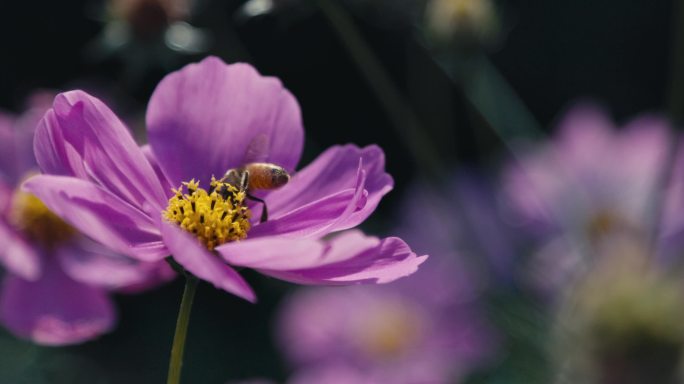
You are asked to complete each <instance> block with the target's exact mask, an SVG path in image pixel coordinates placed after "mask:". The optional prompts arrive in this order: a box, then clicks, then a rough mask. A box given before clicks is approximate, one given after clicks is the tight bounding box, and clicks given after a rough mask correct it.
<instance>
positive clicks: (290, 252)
mask: <svg viewBox="0 0 684 384" xmlns="http://www.w3.org/2000/svg"><path fill="white" fill-rule="evenodd" d="M216 250H217V251H218V252H219V253H220V254H221V256H223V258H224V259H226V261H228V262H229V263H231V264H232V265H236V266H242V267H250V268H254V269H257V270H258V271H259V272H261V273H263V274H266V275H269V276H273V277H276V278H278V279H282V280H286V281H290V282H293V283H299V284H326V285H343V284H354V283H370V284H381V283H388V282H390V281H393V280H396V279H398V278H400V277H403V276H407V275H410V274H412V273H413V272H415V271H416V270H417V268H418V265H420V264H421V263H422V262H423V261H425V259H426V258H427V256H420V257H418V256H416V254H415V253H413V252H412V251H411V249H410V248H409V247H408V245H406V243H404V242H403V241H402V240H401V239H399V238H396V237H388V238H385V239H378V238H377V237H370V236H365V235H364V234H363V233H361V232H360V231H349V232H346V233H343V234H340V235H339V236H337V237H335V238H334V239H332V240H330V241H329V242H327V243H324V242H321V241H319V240H315V239H289V238H282V237H280V238H277V237H276V238H258V239H252V240H246V241H240V242H235V243H228V244H224V245H222V246H220V247H217V248H216Z"/></svg>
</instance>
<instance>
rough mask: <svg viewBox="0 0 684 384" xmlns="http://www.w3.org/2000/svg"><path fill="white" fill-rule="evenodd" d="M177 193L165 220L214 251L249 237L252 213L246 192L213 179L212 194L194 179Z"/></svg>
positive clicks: (167, 210)
mask: <svg viewBox="0 0 684 384" xmlns="http://www.w3.org/2000/svg"><path fill="white" fill-rule="evenodd" d="M174 192H175V195H174V196H173V197H172V198H171V199H169V205H168V207H167V208H166V210H165V211H164V212H163V215H164V217H165V218H166V219H167V220H168V221H170V222H172V223H175V224H177V225H178V226H180V227H181V228H183V229H184V230H186V231H187V232H190V233H192V234H193V235H195V236H196V237H197V238H198V239H199V240H200V242H201V243H202V244H204V246H205V247H207V249H209V250H210V251H211V250H213V249H214V248H215V247H216V246H219V245H221V244H224V243H227V242H230V241H235V240H242V239H244V238H246V237H247V232H248V231H249V228H250V223H249V218H250V217H251V211H250V210H249V208H248V207H247V205H246V204H245V196H246V194H245V192H244V191H240V190H239V189H238V188H236V187H234V186H233V185H231V184H228V183H222V182H219V181H217V180H216V179H215V178H212V180H211V184H210V188H209V191H206V190H204V189H202V188H200V187H199V182H197V181H195V180H194V179H193V180H191V181H189V182H184V183H183V185H182V186H181V187H179V188H178V189H176V190H174Z"/></svg>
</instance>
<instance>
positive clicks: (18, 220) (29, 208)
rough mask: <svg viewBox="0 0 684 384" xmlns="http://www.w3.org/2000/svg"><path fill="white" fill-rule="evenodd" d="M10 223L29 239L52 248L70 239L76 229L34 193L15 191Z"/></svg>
mask: <svg viewBox="0 0 684 384" xmlns="http://www.w3.org/2000/svg"><path fill="white" fill-rule="evenodd" d="M10 222H11V223H12V225H13V226H14V227H15V228H16V229H18V230H19V231H21V232H22V233H24V234H25V235H26V236H27V237H28V238H29V239H31V240H33V241H35V242H38V243H40V244H41V245H43V246H45V247H47V248H52V247H54V246H55V245H57V244H60V243H63V242H65V241H67V240H69V239H71V238H72V237H73V236H74V234H76V230H75V229H74V228H73V227H72V226H70V225H69V224H67V223H65V222H64V220H62V219H60V218H59V216H57V215H55V214H54V213H53V212H52V211H50V210H49V209H48V207H46V206H45V204H43V202H42V201H40V199H38V198H37V197H36V196H35V195H33V194H30V193H26V192H23V191H19V190H18V191H16V192H15V193H14V197H13V200H12V208H11V212H10Z"/></svg>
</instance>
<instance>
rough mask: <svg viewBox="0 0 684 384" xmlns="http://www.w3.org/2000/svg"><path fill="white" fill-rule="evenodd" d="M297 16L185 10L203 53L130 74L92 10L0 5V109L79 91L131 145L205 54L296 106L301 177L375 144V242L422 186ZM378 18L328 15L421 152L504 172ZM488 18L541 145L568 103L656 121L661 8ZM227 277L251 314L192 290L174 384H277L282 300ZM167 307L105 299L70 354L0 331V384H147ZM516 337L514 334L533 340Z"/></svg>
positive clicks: (437, 83) (233, 6) (459, 95)
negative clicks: (418, 132) (45, 94)
mask: <svg viewBox="0 0 684 384" xmlns="http://www.w3.org/2000/svg"><path fill="white" fill-rule="evenodd" d="M302 3H303V4H298V5H296V6H292V7H289V8H288V9H282V10H279V11H278V12H274V13H270V14H266V15H261V16H257V17H253V18H250V19H239V18H236V17H235V14H236V12H237V11H238V10H239V9H240V7H241V6H242V4H243V2H242V1H233V0H198V2H197V3H196V4H195V6H194V10H195V11H194V12H193V15H192V17H191V19H190V21H191V23H192V25H193V26H195V27H198V28H202V29H204V30H206V31H207V32H208V33H209V34H210V36H211V45H210V47H209V48H208V50H207V51H206V52H203V53H198V54H172V53H171V52H165V53H163V54H159V55H157V56H164V58H163V59H160V60H155V59H154V58H155V57H156V56H155V54H151V58H147V59H145V58H143V57H142V55H141V53H140V52H141V51H135V50H131V51H130V52H128V53H124V54H109V55H104V54H101V52H100V51H101V48H100V47H99V44H100V41H101V39H102V34H103V29H104V28H105V23H104V21H103V19H104V17H103V14H104V11H103V9H104V6H105V5H104V4H103V3H100V2H98V1H82V0H70V1H38V2H27V1H2V2H0V52H1V54H0V108H1V109H4V110H7V111H10V112H15V113H20V112H21V111H22V109H23V107H24V105H25V102H26V100H27V98H28V97H29V96H30V95H31V94H32V93H33V92H34V91H35V90H68V89H73V88H84V89H87V90H89V91H90V92H92V93H94V94H96V95H99V96H100V97H102V98H103V99H105V100H107V101H108V102H109V105H111V106H112V108H113V109H114V110H115V112H117V114H118V115H119V116H122V117H123V118H124V119H125V120H127V122H128V124H129V125H130V126H131V127H133V128H135V129H137V130H138V132H139V137H140V136H141V135H144V133H142V132H144V130H143V129H142V128H143V126H142V124H143V123H142V121H143V117H144V109H145V104H146V101H147V100H148V98H149V95H150V94H151V92H152V90H153V89H154V86H155V85H156V84H157V83H158V81H159V80H160V79H161V78H162V77H163V76H164V75H165V74H166V73H168V72H170V71H172V70H175V69H177V68H180V67H181V66H182V65H184V64H186V63H189V62H192V61H196V60H198V59H200V58H202V57H203V56H205V55H206V54H214V55H217V56H219V57H221V58H222V59H223V60H225V61H226V62H235V61H247V62H250V63H252V64H253V65H254V66H255V67H256V68H258V69H259V71H260V72H261V73H263V74H267V75H272V76H277V77H279V78H281V79H282V81H283V83H284V85H285V86H286V87H287V88H288V89H289V90H290V91H291V92H292V93H293V94H294V95H295V96H296V98H297V99H298V101H299V103H300V104H301V107H302V111H303V116H304V123H305V128H306V135H307V136H306V140H307V141H306V148H305V156H304V159H303V161H302V164H306V163H307V162H308V161H310V160H311V159H312V158H313V157H314V156H316V155H317V154H318V153H320V152H321V151H322V150H323V149H324V148H327V147H328V146H330V145H333V144H337V143H345V142H353V143H356V144H359V145H366V144H371V143H377V144H379V145H380V146H381V147H382V148H383V149H384V151H385V153H386V155H387V169H388V172H389V173H390V174H392V175H393V177H394V178H395V181H396V186H395V190H394V191H393V192H392V193H391V194H390V195H389V196H388V197H387V198H386V199H384V201H383V203H382V204H381V206H380V207H379V209H378V211H377V212H376V214H375V215H374V216H372V218H371V220H370V221H369V222H367V223H366V224H365V228H366V229H368V230H369V231H370V232H374V233H384V232H383V231H387V230H388V229H389V228H392V227H393V226H394V224H395V221H396V220H397V213H396V212H395V211H396V210H397V209H398V207H399V206H400V201H401V198H402V196H403V195H404V193H405V192H406V191H407V188H408V187H409V185H410V182H411V181H412V180H416V179H418V180H421V178H422V177H424V176H425V170H424V169H423V168H422V166H421V165H420V164H419V163H418V162H417V161H415V159H414V158H413V157H412V156H411V148H409V147H408V146H407V142H406V141H403V140H402V139H401V135H399V134H397V131H396V130H395V128H394V126H393V125H392V124H391V121H390V120H389V119H388V117H387V115H386V114H385V112H384V110H383V108H382V106H381V105H380V103H379V102H378V99H377V98H376V97H375V95H374V93H373V92H372V90H371V89H370V88H369V85H368V83H367V82H366V81H365V79H364V77H363V76H362V75H361V74H360V72H359V71H358V68H357V66H356V65H355V63H354V62H353V60H352V59H351V58H350V57H349V55H348V54H347V52H346V50H345V49H344V47H343V45H342V44H341V43H340V40H339V39H338V37H337V35H336V34H335V32H334V31H333V30H332V29H331V27H330V25H329V23H328V22H327V20H326V18H325V17H324V15H322V14H321V12H320V11H319V10H317V8H316V7H315V5H313V4H308V3H307V2H306V1H303V2H302ZM386 3H389V2H387V1H379V0H377V1H376V0H367V1H361V0H356V1H346V2H340V4H341V5H342V6H343V7H344V9H345V10H347V11H348V12H349V14H350V15H351V16H352V17H353V21H354V22H355V23H356V24H357V26H358V27H359V29H360V30H361V32H362V33H363V36H364V37H365V38H366V39H367V41H368V43H369V44H370V46H371V48H372V50H373V51H374V52H375V54H376V55H377V56H378V58H379V59H380V61H381V63H382V64H383V65H385V67H386V68H387V69H388V71H389V74H390V76H391V78H392V80H393V81H394V82H396V84H397V85H398V87H399V90H400V91H401V93H402V95H403V96H404V97H405V98H406V99H407V100H409V102H410V103H411V105H412V107H413V108H414V110H415V111H416V113H417V115H418V117H419V119H420V120H421V121H422V123H423V129H424V132H425V134H426V135H427V136H428V137H429V138H430V139H431V141H432V142H434V143H438V144H434V148H429V150H430V151H431V152H433V153H435V154H436V155H437V157H438V159H439V161H440V162H441V164H442V165H443V168H444V169H445V170H446V172H451V171H455V170H456V169H458V168H460V167H462V166H464V165H470V166H482V167H487V166H490V165H491V163H492V162H494V161H497V160H498V159H500V158H501V157H505V156H506V154H505V153H506V152H505V148H506V145H505V144H506V143H504V142H502V140H501V139H500V136H497V135H496V134H495V132H493V131H492V130H491V129H487V125H486V124H483V123H482V119H481V118H478V112H476V111H474V108H473V104H472V102H471V101H470V99H469V98H468V97H467V96H466V94H465V93H464V91H463V89H462V87H461V86H460V85H459V82H458V81H454V79H453V78H450V77H449V76H448V75H447V74H445V72H444V71H442V70H440V67H439V65H438V61H435V57H436V56H432V55H431V54H430V53H428V52H429V50H427V49H426V48H425V43H424V41H423V35H422V34H420V33H419V32H417V29H420V28H417V26H416V19H415V18H412V17H411V13H412V12H413V9H410V7H409V8H406V9H399V10H397V9H395V8H396V7H398V6H397V5H396V4H395V5H393V6H392V7H389V6H388V4H386ZM402 3H408V2H402ZM498 5H499V11H500V16H501V17H500V19H501V20H500V22H501V37H500V38H499V41H498V42H496V44H494V45H493V46H492V47H490V48H489V50H488V53H487V56H488V58H489V60H490V61H491V64H493V66H494V67H495V68H496V69H497V70H498V71H499V73H500V74H502V75H503V76H504V78H505V79H507V81H508V83H509V84H510V85H511V87H512V89H514V90H515V92H517V94H518V96H519V98H520V100H522V101H523V102H524V104H525V105H526V106H527V107H528V108H529V111H530V112H531V114H532V116H533V117H534V118H535V119H536V120H537V121H538V123H539V125H540V126H541V127H542V129H543V130H545V131H549V130H550V129H551V128H552V127H553V124H552V123H553V122H554V119H555V118H556V117H557V116H558V115H559V113H560V112H561V111H563V110H564V109H565V108H566V107H567V106H568V105H569V103H570V102H573V101H575V100H577V99H582V98H591V99H594V100H597V101H599V102H600V103H602V104H604V105H605V106H606V107H607V108H608V110H609V111H611V112H612V113H613V114H614V116H615V117H616V119H617V120H618V121H624V120H625V119H626V118H628V117H631V116H634V115H635V114H636V113H637V112H643V111H656V112H657V111H664V110H665V109H666V107H667V105H666V104H667V97H668V93H669V84H670V80H671V76H672V75H671V73H672V69H673V68H672V63H673V62H674V60H675V58H674V57H673V55H672V54H671V52H672V50H671V47H672V45H673V38H672V36H673V33H674V31H673V29H674V28H673V26H674V25H675V23H674V20H675V15H676V13H677V12H675V7H674V2H673V1H666V0H663V1H647V0H598V1H588V0H578V1H568V2H560V1H548V0H534V1H505V2H503V1H502V2H500V3H499V4H498ZM418 20H419V19H418ZM142 51H147V52H148V53H149V52H150V51H151V50H145V49H143V50H142ZM98 52H99V53H98ZM126 55H129V56H130V55H133V56H137V57H138V59H139V60H142V61H143V64H140V65H141V66H142V67H136V68H137V69H131V68H132V66H133V67H134V65H133V64H131V63H132V62H135V63H138V62H137V61H135V60H132V61H131V60H129V59H130V57H129V58H127V57H126ZM165 55H168V57H166V56H165ZM146 60H147V61H146ZM501 117H502V118H506V116H505V115H503V116H501ZM442 175H443V177H444V178H448V177H450V175H447V174H444V173H442ZM243 273H244V275H245V276H246V278H247V280H248V281H249V282H250V284H253V286H254V288H255V291H256V292H257V295H258V296H259V300H260V301H259V304H257V305H252V304H249V303H247V302H245V301H242V300H240V299H238V298H236V297H234V296H232V295H228V294H225V293H224V292H221V291H218V290H216V289H214V288H213V287H210V286H208V285H207V284H201V285H200V288H199V292H198V295H197V298H196V301H195V306H194V308H193V313H192V321H191V326H190V338H189V341H188V344H187V348H186V358H185V364H184V376H185V377H186V378H193V380H192V381H188V382H193V383H223V382H228V381H229V380H238V379H243V378H251V377H268V378H272V379H275V380H279V381H282V380H284V379H285V378H286V377H287V376H288V374H289V369H288V367H287V365H286V364H285V362H284V360H283V358H282V357H281V355H280V353H279V351H278V350H277V347H276V345H275V343H274V335H273V332H274V313H275V311H276V309H277V305H278V303H279V302H280V300H281V299H282V298H283V296H284V295H285V294H286V293H287V292H288V291H290V290H292V289H293V288H294V287H293V286H291V285H289V284H285V283H282V282H280V281H276V280H273V279H269V278H266V277H264V276H260V275H257V274H255V273H252V272H250V271H244V272H243ZM181 291H182V281H180V280H178V281H175V282H173V283H171V284H167V285H165V286H163V287H161V288H158V289H156V290H153V291H151V292H147V293H144V294H140V295H130V296H128V295H119V296H117V298H116V301H117V304H118V308H119V316H120V322H119V325H118V327H117V329H116V330H115V331H114V332H113V333H111V334H108V335H105V336H103V337H101V338H100V339H98V340H96V341H93V342H89V343H86V344H83V345H79V346H73V347H63V348H49V347H40V346H36V345H33V344H31V343H28V342H25V341H20V340H17V339H15V338H14V337H13V336H11V335H10V334H8V333H6V332H5V331H4V330H0V383H37V384H40V383H120V382H125V383H156V382H163V380H164V377H165V375H166V370H167V364H168V360H167V359H168V351H169V347H170V345H171V338H172V334H173V328H174V324H175V317H176V313H177V309H178V307H177V306H178V302H179V298H180V294H181ZM497 299H498V300H501V302H500V303H503V302H505V303H504V304H502V305H500V306H496V305H494V310H493V312H492V313H493V315H492V316H494V317H495V318H498V319H502V321H501V322H502V323H505V324H508V325H510V324H512V323H515V321H518V322H520V323H522V324H528V325H529V324H534V321H536V320H535V311H534V307H535V305H536V304H535V303H524V304H520V305H518V304H516V302H515V300H512V299H510V298H501V297H499V298H497ZM509 299H510V300H509ZM493 302H494V303H497V301H493ZM511 303H512V304H511ZM523 306H524V308H525V309H524V310H523V309H521V308H523ZM510 319H514V320H511V321H509V320H510ZM516 324H517V323H516ZM515 326H517V325H515ZM531 329H532V330H530V328H525V329H522V330H521V331H520V332H523V333H524V332H535V331H534V327H532V328H531ZM529 339H534V335H533V336H532V337H530V338H529ZM520 348H522V349H521V351H524V353H523V355H524V356H526V357H527V359H528V361H527V362H525V363H524V364H526V365H525V367H526V369H531V370H534V369H538V372H537V373H534V372H532V373H531V374H530V376H529V379H525V378H521V379H519V378H516V377H514V376H512V375H508V376H504V375H503V374H502V375H500V376H499V377H506V378H505V379H502V378H499V379H496V377H497V376H496V374H488V375H486V377H484V378H482V379H481V380H482V381H483V382H497V383H508V382H519V383H523V382H526V383H532V382H544V379H543V378H544V369H545V365H544V362H543V361H542V358H541V357H538V355H536V354H535V353H536V352H535V350H534V347H530V346H526V345H523V344H521V346H520ZM537 358H538V359H539V361H535V360H536V359H537ZM504 360H505V359H504ZM535 362H537V363H538V364H537V365H538V366H536V367H535ZM507 364H509V362H507V361H502V362H501V363H500V365H499V366H498V367H494V368H492V369H493V370H494V371H496V370H497V369H499V370H505V369H511V371H510V372H512V371H514V370H515V367H519V366H515V365H511V366H510V367H509V365H510V364H509V365H507ZM521 364H523V363H521ZM511 367H512V368H511ZM530 367H531V368H530ZM477 380H480V379H478V378H473V379H472V381H473V382H478V381H477ZM497 380H498V381H497ZM516 380H518V381H516ZM525 380H528V381H525Z"/></svg>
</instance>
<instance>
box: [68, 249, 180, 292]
mask: <svg viewBox="0 0 684 384" xmlns="http://www.w3.org/2000/svg"><path fill="white" fill-rule="evenodd" d="M56 256H57V258H58V259H59V261H60V265H61V267H62V268H63V269H64V272H65V273H66V274H67V275H69V277H71V278H72V279H74V280H76V281H79V282H81V283H84V284H88V285H93V286H98V287H103V288H106V289H117V290H124V291H126V292H129V291H130V289H131V288H135V291H142V290H144V289H145V288H152V287H154V286H156V285H159V284H161V283H164V282H167V281H170V280H172V279H173V278H174V277H175V273H174V272H173V270H171V267H170V266H169V265H168V263H166V262H165V261H158V262H141V261H138V260H135V259H132V258H128V257H125V256H122V255H119V254H116V253H114V252H112V251H110V250H108V249H107V248H104V247H103V246H102V245H100V244H98V243H95V242H93V241H90V240H88V239H82V240H81V241H78V242H76V243H74V244H71V245H70V246H68V247H62V248H60V249H58V250H56Z"/></svg>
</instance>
